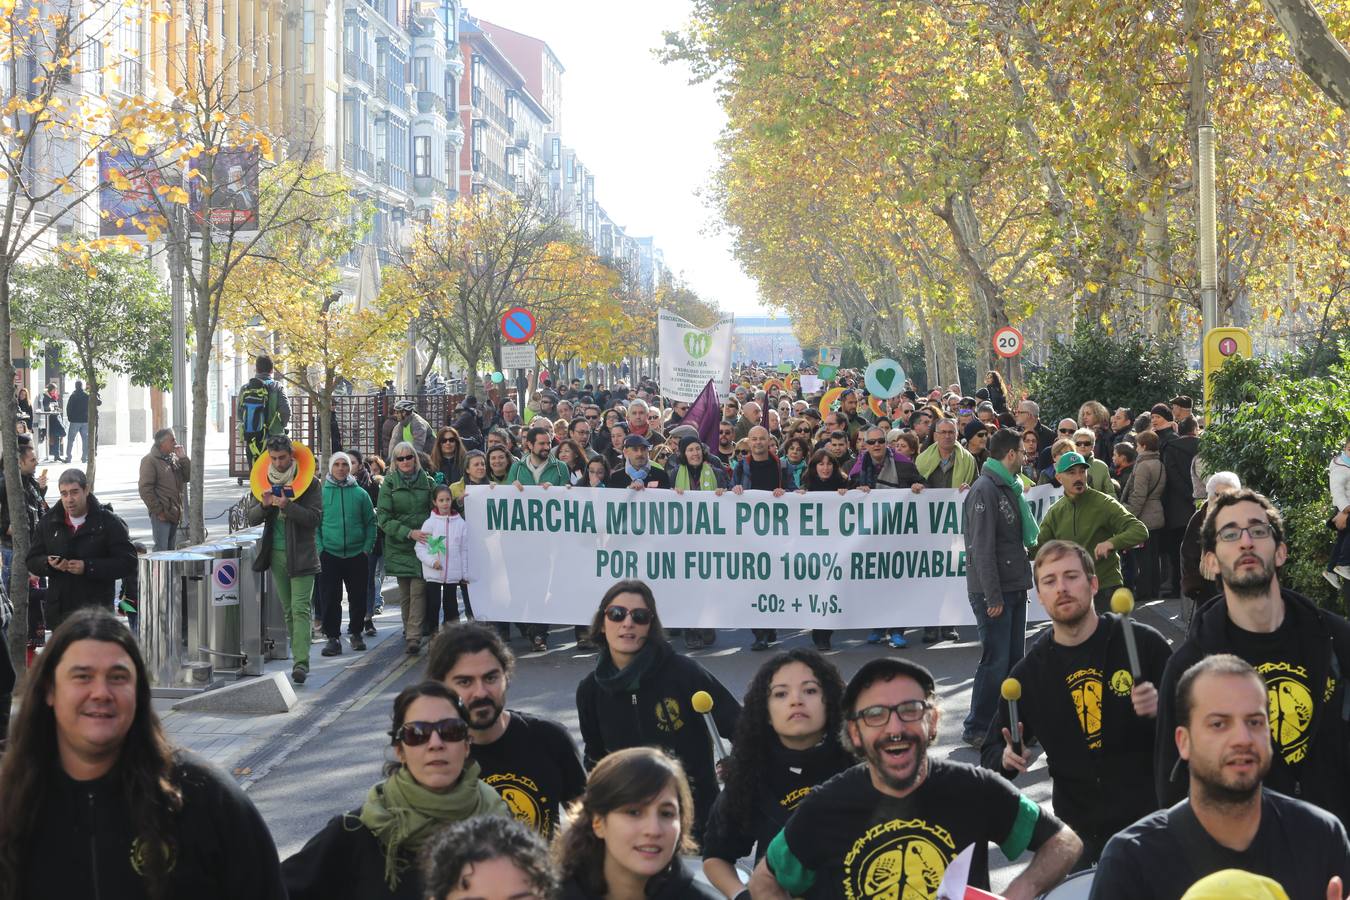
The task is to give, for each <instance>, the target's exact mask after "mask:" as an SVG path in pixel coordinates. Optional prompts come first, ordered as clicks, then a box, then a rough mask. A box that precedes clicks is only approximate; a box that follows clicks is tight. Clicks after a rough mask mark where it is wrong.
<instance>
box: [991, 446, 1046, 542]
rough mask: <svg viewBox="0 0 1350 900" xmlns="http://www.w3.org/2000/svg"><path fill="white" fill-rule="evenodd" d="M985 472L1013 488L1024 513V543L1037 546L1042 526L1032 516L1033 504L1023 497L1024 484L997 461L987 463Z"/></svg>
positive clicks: (1018, 505) (1018, 506)
mask: <svg viewBox="0 0 1350 900" xmlns="http://www.w3.org/2000/svg"><path fill="white" fill-rule="evenodd" d="M984 471H986V472H988V473H989V474H991V475H993V476H994V477H995V478H996V479H998V480H999V481H1001V482H1003V483H1004V484H1006V485H1007V486H1008V487H1010V488H1012V492H1013V493H1014V494H1016V495H1017V509H1018V510H1019V511H1020V512H1021V513H1022V543H1023V544H1024V545H1026V546H1027V547H1034V546H1036V538H1037V537H1038V536H1039V535H1040V533H1041V526H1040V525H1038V524H1037V523H1036V517H1035V516H1034V515H1032V514H1031V504H1030V503H1027V498H1026V497H1024V496H1023V495H1022V482H1021V481H1020V480H1018V479H1016V478H1014V477H1012V474H1011V473H1010V472H1009V471H1008V470H1007V469H1006V468H1004V467H1003V463H1001V462H999V461H998V460H996V459H991V460H988V461H986V462H985V464H984Z"/></svg>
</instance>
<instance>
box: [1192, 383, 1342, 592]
mask: <svg viewBox="0 0 1350 900" xmlns="http://www.w3.org/2000/svg"><path fill="white" fill-rule="evenodd" d="M1329 372H1330V374H1329V375H1327V376H1325V377H1314V378H1304V377H1300V376H1298V375H1297V374H1290V367H1289V366H1288V365H1287V364H1286V362H1285V361H1281V362H1276V363H1265V362H1262V361H1260V360H1247V359H1237V360H1234V361H1232V362H1230V363H1228V364H1227V365H1226V366H1224V367H1223V369H1221V370H1220V371H1219V372H1218V373H1216V374H1215V377H1214V381H1213V388H1214V392H1213V398H1212V404H1211V405H1212V406H1213V407H1214V412H1213V415H1212V416H1211V421H1210V423H1209V427H1208V428H1206V429H1205V433H1204V435H1203V437H1201V439H1200V456H1201V458H1202V459H1203V461H1204V464H1205V467H1206V469H1207V470H1208V471H1210V472H1217V471H1221V470H1224V469H1228V470H1230V471H1233V472H1236V473H1237V474H1238V477H1240V478H1241V479H1242V483H1243V485H1245V486H1247V487H1250V488H1252V489H1253V490H1256V491H1260V492H1261V493H1262V494H1265V495H1266V496H1267V497H1269V498H1270V500H1271V501H1272V502H1273V503H1275V504H1276V505H1277V506H1278V507H1279V508H1280V512H1281V513H1282V514H1283V515H1284V519H1285V524H1286V531H1287V534H1286V537H1285V539H1286V541H1287V542H1288V544H1289V561H1288V562H1286V563H1285V566H1284V569H1283V571H1282V572H1281V575H1280V583H1281V584H1282V585H1284V586H1285V587H1288V588H1292V589H1293V590H1296V591H1298V592H1299V593H1301V594H1305V595H1307V596H1309V597H1311V598H1313V599H1314V600H1315V601H1316V602H1317V603H1318V604H1320V605H1323V606H1329V607H1331V608H1334V609H1337V610H1344V608H1345V600H1344V597H1343V596H1342V597H1337V596H1336V593H1335V592H1334V591H1333V590H1332V589H1331V586H1330V585H1329V584H1328V583H1327V582H1326V580H1325V579H1324V578H1323V577H1322V570H1323V569H1324V568H1325V567H1326V564H1327V559H1328V557H1329V555H1330V550H1331V542H1332V536H1333V535H1332V532H1331V531H1330V530H1329V529H1328V528H1327V526H1326V521H1327V519H1328V518H1330V517H1331V515H1332V513H1334V512H1335V510H1334V509H1333V508H1332V505H1331V493H1330V488H1329V486H1328V484H1327V465H1328V463H1329V462H1330V460H1331V458H1332V457H1334V456H1335V455H1336V454H1337V453H1339V452H1340V449H1341V445H1342V444H1343V443H1344V441H1345V439H1346V434H1347V432H1348V431H1350V421H1348V420H1347V418H1346V411H1347V410H1350V357H1343V358H1342V359H1341V361H1340V362H1338V363H1336V364H1334V365H1331V366H1330V367H1329Z"/></svg>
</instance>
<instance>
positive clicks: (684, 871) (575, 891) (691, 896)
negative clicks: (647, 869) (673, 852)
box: [562, 860, 723, 900]
mask: <svg viewBox="0 0 1350 900" xmlns="http://www.w3.org/2000/svg"><path fill="white" fill-rule="evenodd" d="M676 862H677V865H676V868H675V871H674V872H672V873H671V874H670V876H669V877H666V878H664V879H662V880H661V881H660V882H659V883H657V884H648V885H647V900H723V898H722V893H721V892H720V891H718V890H716V889H715V888H713V887H712V886H711V885H707V884H704V883H703V882H701V881H695V880H694V873H693V872H691V871H690V870H689V867H688V866H687V865H685V864H684V862H683V861H682V860H676ZM603 898H604V895H603V894H597V893H595V892H593V891H588V890H586V888H584V887H582V885H581V883H580V881H579V880H578V879H576V878H570V879H568V880H567V881H565V882H564V883H563V886H562V900H603Z"/></svg>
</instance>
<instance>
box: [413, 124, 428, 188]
mask: <svg viewBox="0 0 1350 900" xmlns="http://www.w3.org/2000/svg"><path fill="white" fill-rule="evenodd" d="M413 175H414V176H416V177H418V178H426V177H428V176H429V175H431V138H430V137H428V136H427V135H425V134H419V135H417V136H416V137H414V138H413Z"/></svg>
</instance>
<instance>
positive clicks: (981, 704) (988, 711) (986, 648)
mask: <svg viewBox="0 0 1350 900" xmlns="http://www.w3.org/2000/svg"><path fill="white" fill-rule="evenodd" d="M970 608H971V611H972V612H974V613H975V625H976V627H977V628H978V629H979V632H980V665H979V667H978V668H976V670H975V684H974V686H973V687H972V688H971V694H970V712H969V714H967V715H966V721H965V734H964V736H965V737H968V738H969V737H981V738H982V737H984V736H985V735H986V733H988V731H989V726H990V725H991V724H992V723H993V721H994V714H995V712H997V710H998V700H999V696H1000V695H999V688H1000V687H1001V686H1002V684H1003V679H1005V678H1007V677H1008V674H1009V673H1010V672H1012V667H1013V666H1014V665H1015V664H1016V663H1017V661H1018V660H1020V659H1021V658H1022V654H1023V653H1025V652H1026V635H1027V592H1026V591H1013V592H1011V593H1006V594H1004V595H1003V613H1002V614H1001V615H999V616H998V617H997V618H993V619H991V618H990V617H989V610H988V607H987V606H986V605H985V602H984V594H971V595H970Z"/></svg>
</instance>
